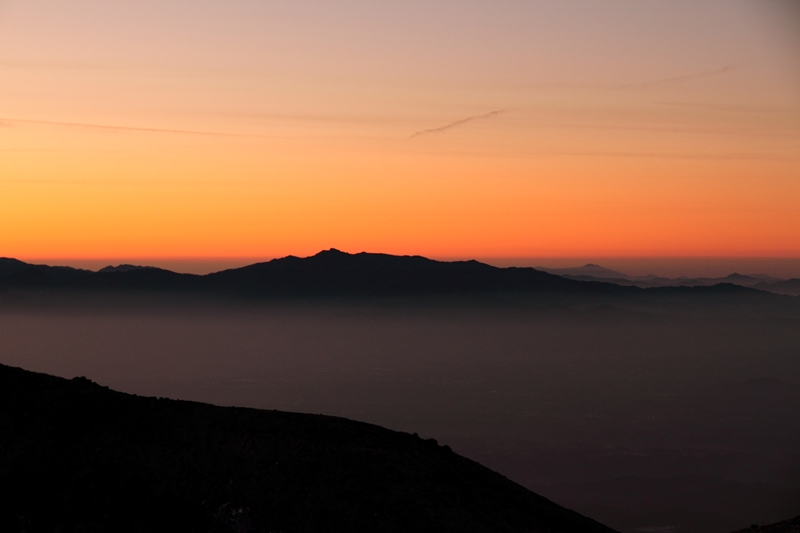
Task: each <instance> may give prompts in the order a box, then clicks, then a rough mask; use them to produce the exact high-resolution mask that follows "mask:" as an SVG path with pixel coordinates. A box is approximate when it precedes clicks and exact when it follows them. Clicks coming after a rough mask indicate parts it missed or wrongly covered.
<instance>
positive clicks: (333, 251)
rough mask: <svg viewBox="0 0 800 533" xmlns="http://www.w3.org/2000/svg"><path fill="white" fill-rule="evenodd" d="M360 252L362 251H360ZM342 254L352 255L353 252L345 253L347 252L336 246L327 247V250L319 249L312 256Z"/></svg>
mask: <svg viewBox="0 0 800 533" xmlns="http://www.w3.org/2000/svg"><path fill="white" fill-rule="evenodd" d="M362 253H364V252H362ZM344 255H353V254H350V253H347V252H343V251H341V250H338V249H336V248H328V249H327V250H321V251H319V252H317V253H316V254H315V255H313V256H312V257H328V256H344Z"/></svg>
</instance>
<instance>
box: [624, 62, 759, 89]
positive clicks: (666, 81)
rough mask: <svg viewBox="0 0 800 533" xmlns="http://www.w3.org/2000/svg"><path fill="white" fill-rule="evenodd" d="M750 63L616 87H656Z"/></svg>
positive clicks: (711, 74) (707, 75)
mask: <svg viewBox="0 0 800 533" xmlns="http://www.w3.org/2000/svg"><path fill="white" fill-rule="evenodd" d="M749 64H750V63H736V64H732V65H723V66H722V67H720V68H717V69H714V70H704V71H702V72H694V73H692V74H683V75H681V76H673V77H671V78H664V79H661V80H655V81H647V82H644V83H629V84H626V85H618V86H617V87H616V88H617V89H646V88H647V87H657V86H659V85H668V84H671V83H681V82H684V81H692V80H696V79H701V78H708V77H710V76H716V75H718V74H725V73H726V72H730V71H732V70H736V69H738V68H741V67H744V66H746V65H749Z"/></svg>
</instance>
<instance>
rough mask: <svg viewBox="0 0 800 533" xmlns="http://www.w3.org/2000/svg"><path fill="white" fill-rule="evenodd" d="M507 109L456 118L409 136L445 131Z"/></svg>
mask: <svg viewBox="0 0 800 533" xmlns="http://www.w3.org/2000/svg"><path fill="white" fill-rule="evenodd" d="M505 111H506V110H505V109H498V110H496V111H490V112H488V113H484V114H482V115H475V116H473V117H467V118H462V119H461V120H456V121H455V122H451V123H449V124H445V125H444V126H440V127H438V128H432V129H429V130H421V131H418V132H416V133H414V134H413V135H411V136H410V137H409V139H413V138H415V137H420V136H422V135H429V134H431V133H441V132H443V131H447V130H451V129H453V128H458V127H461V126H463V125H464V124H466V123H468V122H472V121H473V120H479V119H483V118H491V117H494V116H497V115H499V114H500V113H505Z"/></svg>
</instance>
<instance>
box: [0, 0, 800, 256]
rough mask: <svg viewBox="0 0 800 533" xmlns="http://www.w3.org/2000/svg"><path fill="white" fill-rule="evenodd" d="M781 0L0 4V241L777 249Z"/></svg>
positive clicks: (799, 44)
mask: <svg viewBox="0 0 800 533" xmlns="http://www.w3.org/2000/svg"><path fill="white" fill-rule="evenodd" d="M793 6H797V3H795V2H791V1H785V2H781V1H762V2H756V1H751V2H742V1H738V0H720V1H712V0H704V1H696V2H688V1H680V0H669V1H664V0H652V1H648V2H643V1H620V0H616V1H608V2H596V1H589V0H585V1H569V0H568V1H558V2H555V1H551V2H534V1H498V0H495V1H492V2H488V1H474V0H459V1H436V0H426V1H425V2H421V1H403V2H399V1H397V2H385V1H378V0H373V1H363V2H362V1H348V2H344V1H343V2H323V1H297V0H294V1H291V2H289V1H286V2H283V1H267V0H262V1H255V0H252V1H244V0H228V1H224V2H223V1H207V0H205V1H203V0H191V1H190V0H158V1H155V0H153V1H151V0H135V1H127V0H117V1H114V2H108V1H104V0H71V1H69V2H62V1H56V0H51V1H44V0H24V1H23V0H18V1H9V0H5V1H3V0H0V256H12V257H19V258H25V259H35V258H45V257H60V258H73V259H76V260H77V259H88V258H98V257H103V258H113V257H124V258H136V257H142V258H144V257H148V258H153V257H173V258H176V257H177V258H191V257H222V258H224V257H275V256H281V255H287V254H295V255H307V254H311V253H314V252H316V251H319V250H320V249H323V248H329V247H337V248H340V249H343V250H347V251H351V252H357V251H361V250H369V251H382V252H389V253H411V254H423V255H428V256H432V257H548V256H551V257H589V256H592V257H598V256H600V257H602V256H608V257H615V256H617V257H621V256H625V257H639V256H641V257H645V256H647V257H653V256H655V257H670V256H703V257H707V256H711V257H714V256H719V257H721V256H751V257H789V258H791V257H794V258H797V257H800V9H798V8H797V7H793Z"/></svg>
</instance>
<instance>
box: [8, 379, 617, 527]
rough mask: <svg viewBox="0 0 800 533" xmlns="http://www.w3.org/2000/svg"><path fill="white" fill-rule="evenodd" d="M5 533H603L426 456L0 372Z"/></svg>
mask: <svg viewBox="0 0 800 533" xmlns="http://www.w3.org/2000/svg"><path fill="white" fill-rule="evenodd" d="M0 419H1V420H3V431H0V472H2V473H3V475H2V476H0V502H2V503H1V504H0V531H8V532H22V531H122V532H131V533H133V532H137V531H154V532H160V531H198V532H208V533H211V532H223V531H230V532H234V531H239V532H246V531H247V532H254V531H285V532H287V533H289V532H308V531H332V532H337V531H342V532H344V531H347V532H349V533H357V532H362V531H363V532H370V533H372V532H376V533H377V532H398V531H441V532H446V531H460V532H466V533H469V532H475V533H478V532H481V533H483V532H488V531H504V532H507V533H514V532H519V533H523V532H531V531H547V532H548V533H571V532H573V531H582V532H586V533H613V532H612V530H610V529H609V528H607V527H605V526H603V525H602V524H599V523H597V522H595V521H593V520H591V519H589V518H586V517H584V516H582V515H580V514H578V513H576V512H574V511H570V510H569V509H565V508H564V507H561V506H559V505H557V504H555V503H553V502H551V501H550V500H547V499H546V498H543V497H542V496H539V495H537V494H535V493H533V492H531V491H529V490H527V489H525V488H524V487H522V486H520V485H517V484H516V483H513V482H512V481H509V480H508V479H506V478H505V477H503V476H501V475H500V474H498V473H496V472H493V471H491V470H489V469H488V468H485V467H483V466H481V465H479V464H478V463H475V462H473V461H471V460H469V459H466V458H464V457H461V456H459V455H457V454H456V453H454V452H453V451H452V450H450V448H449V447H447V446H440V445H439V444H438V443H437V442H436V441H435V440H433V439H428V440H424V439H421V438H419V437H418V436H417V435H410V434H407V433H400V432H396V431H391V430H388V429H384V428H382V427H379V426H375V425H371V424H365V423H361V422H355V421H352V420H347V419H343V418H336V417H330V416H323V415H308V414H299V413H286V412H280V411H261V410H256V409H241V408H234V407H216V406H212V405H207V404H200V403H195V402H184V401H176V400H168V399H163V398H145V397H139V396H133V395H129V394H123V393H119V392H115V391H112V390H109V389H107V388H105V387H101V386H99V385H97V384H95V383H93V382H91V381H90V380H88V379H86V378H76V379H72V380H66V379H63V378H57V377H54V376H48V375H45V374H36V373H33V372H27V371H24V370H22V369H19V368H12V367H8V366H4V365H0Z"/></svg>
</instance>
